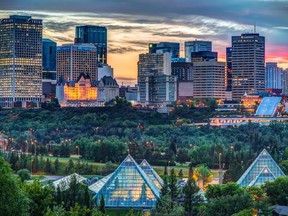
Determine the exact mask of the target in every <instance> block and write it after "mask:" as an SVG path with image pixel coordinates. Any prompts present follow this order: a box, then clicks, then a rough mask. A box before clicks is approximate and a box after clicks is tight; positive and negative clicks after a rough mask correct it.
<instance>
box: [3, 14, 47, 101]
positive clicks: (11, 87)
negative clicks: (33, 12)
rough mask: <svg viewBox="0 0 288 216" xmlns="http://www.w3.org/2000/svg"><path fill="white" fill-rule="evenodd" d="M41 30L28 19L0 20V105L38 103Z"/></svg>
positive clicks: (40, 25) (16, 16)
mask: <svg viewBox="0 0 288 216" xmlns="http://www.w3.org/2000/svg"><path fill="white" fill-rule="evenodd" d="M42 29H43V26H42V20H39V19H32V17H31V16H18V15H13V16H10V17H9V18H5V19H1V20H0V106H3V107H13V106H14V104H15V102H17V101H20V102H21V103H22V104H23V102H25V101H34V102H40V101H41V97H42Z"/></svg>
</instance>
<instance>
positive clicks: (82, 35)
mask: <svg viewBox="0 0 288 216" xmlns="http://www.w3.org/2000/svg"><path fill="white" fill-rule="evenodd" d="M75 43H76V44H77V43H85V44H94V45H95V47H96V48H97V62H98V64H100V65H101V64H107V28H106V27H104V26H91V25H85V26H77V27H76V38H75Z"/></svg>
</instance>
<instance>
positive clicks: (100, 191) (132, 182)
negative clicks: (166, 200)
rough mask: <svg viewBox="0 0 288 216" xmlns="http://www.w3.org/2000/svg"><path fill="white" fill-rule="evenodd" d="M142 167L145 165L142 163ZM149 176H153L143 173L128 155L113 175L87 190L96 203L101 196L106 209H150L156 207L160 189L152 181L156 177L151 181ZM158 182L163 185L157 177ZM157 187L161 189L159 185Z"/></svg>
mask: <svg viewBox="0 0 288 216" xmlns="http://www.w3.org/2000/svg"><path fill="white" fill-rule="evenodd" d="M142 166H145V167H146V166H147V164H145V165H144V164H143V163H142ZM147 168H148V167H147ZM154 172H155V171H154ZM147 173H148V174H147ZM156 175H157V174H156ZM149 176H150V177H152V176H154V174H153V173H151V172H150V171H149V170H146V172H145V171H144V170H143V169H142V168H141V167H140V166H139V165H138V164H137V163H136V161H135V160H134V159H133V158H132V156H131V155H128V156H127V157H126V158H125V159H124V160H123V161H122V163H121V164H120V166H119V167H118V168H117V169H116V170H115V171H114V172H113V173H111V174H110V175H108V176H106V177H104V178H103V179H101V180H99V181H97V182H96V183H94V184H92V185H90V186H89V190H90V191H92V192H93V193H94V197H93V200H94V201H96V202H99V201H100V199H101V197H102V195H103V197H104V201H105V207H106V208H138V209H152V208H155V207H156V203H157V200H158V199H159V197H160V189H159V188H158V187H157V185H156V184H155V183H154V182H156V181H157V182H158V180H156V179H154V178H155V177H156V176H154V178H153V180H152V179H151V178H150V177H149ZM157 176H158V175H157ZM160 181H161V182H162V183H163V181H162V179H160V177H159V182H160ZM158 186H159V187H161V185H160V184H158ZM98 204H99V203H98Z"/></svg>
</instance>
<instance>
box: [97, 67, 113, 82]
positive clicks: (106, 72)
mask: <svg viewBox="0 0 288 216" xmlns="http://www.w3.org/2000/svg"><path fill="white" fill-rule="evenodd" d="M104 76H111V77H114V69H113V68H112V67H111V66H110V65H108V64H102V65H98V81H100V80H101V79H102V78H103V77H104Z"/></svg>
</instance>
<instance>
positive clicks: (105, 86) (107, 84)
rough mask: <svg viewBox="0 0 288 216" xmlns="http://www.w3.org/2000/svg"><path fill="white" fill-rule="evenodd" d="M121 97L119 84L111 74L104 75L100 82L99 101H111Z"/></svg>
mask: <svg viewBox="0 0 288 216" xmlns="http://www.w3.org/2000/svg"><path fill="white" fill-rule="evenodd" d="M116 97H119V85H118V83H117V81H116V79H114V78H113V77H111V76H104V77H103V78H102V79H101V80H100V81H99V84H98V102H109V101H111V100H113V99H115V98H116Z"/></svg>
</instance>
